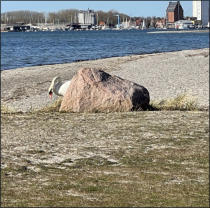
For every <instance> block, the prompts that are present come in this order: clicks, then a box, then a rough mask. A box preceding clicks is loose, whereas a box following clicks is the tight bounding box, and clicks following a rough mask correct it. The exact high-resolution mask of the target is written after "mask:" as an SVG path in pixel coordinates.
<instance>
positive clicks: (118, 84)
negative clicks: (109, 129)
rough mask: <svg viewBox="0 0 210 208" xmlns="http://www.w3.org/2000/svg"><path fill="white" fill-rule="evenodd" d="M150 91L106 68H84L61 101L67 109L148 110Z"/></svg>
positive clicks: (95, 110)
mask: <svg viewBox="0 0 210 208" xmlns="http://www.w3.org/2000/svg"><path fill="white" fill-rule="evenodd" d="M149 101H150V98H149V92H148V90H147V89H146V88H145V87H143V86H141V85H138V84H136V83H134V82H131V81H128V80H125V79H122V78H120V77H117V76H111V75H110V74H108V73H106V72H104V71H103V70H97V69H93V68H83V69H80V70H79V71H78V72H77V74H76V75H75V76H74V77H73V78H72V80H71V84H70V86H69V88H68V89H67V92H66V94H65V95H64V98H63V100H62V103H61V107H60V111H65V112H127V111H131V110H146V109H147V108H148V104H149Z"/></svg>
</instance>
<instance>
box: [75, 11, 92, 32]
mask: <svg viewBox="0 0 210 208" xmlns="http://www.w3.org/2000/svg"><path fill="white" fill-rule="evenodd" d="M78 24H79V25H80V26H81V28H88V27H91V26H93V25H96V15H95V13H94V11H93V10H89V9H88V10H87V11H79V13H78Z"/></svg>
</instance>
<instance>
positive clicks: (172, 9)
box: [166, 1, 184, 27]
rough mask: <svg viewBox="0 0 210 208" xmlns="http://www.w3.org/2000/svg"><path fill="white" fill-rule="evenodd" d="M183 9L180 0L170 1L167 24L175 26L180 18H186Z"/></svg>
mask: <svg viewBox="0 0 210 208" xmlns="http://www.w3.org/2000/svg"><path fill="white" fill-rule="evenodd" d="M183 13H184V12H183V9H182V6H181V4H180V2H179V1H177V2H169V4H168V8H167V10H166V24H167V26H172V27H174V23H175V22H176V21H178V20H182V19H184V15H183Z"/></svg>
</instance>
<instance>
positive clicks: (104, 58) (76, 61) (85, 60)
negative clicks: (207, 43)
mask: <svg viewBox="0 0 210 208" xmlns="http://www.w3.org/2000/svg"><path fill="white" fill-rule="evenodd" d="M162 32H164V31H162ZM151 33H152V32H151ZM202 49H204V50H207V49H208V50H209V48H198V49H186V50H176V51H162V52H161V51H155V52H152V53H149V52H148V53H139V54H138V53H136V54H135V53H134V54H131V55H123V56H110V57H102V58H96V59H84V60H81V59H78V60H75V61H72V62H66V63H52V64H43V65H34V66H23V67H17V68H11V69H3V70H1V72H3V71H8V70H17V69H24V68H32V67H43V66H53V65H60V64H72V63H80V62H89V61H97V60H106V59H110V58H123V57H131V56H141V55H152V54H159V53H160V54H162V53H172V52H179V51H191V50H202Z"/></svg>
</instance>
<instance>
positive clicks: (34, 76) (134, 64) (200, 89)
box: [1, 31, 209, 112]
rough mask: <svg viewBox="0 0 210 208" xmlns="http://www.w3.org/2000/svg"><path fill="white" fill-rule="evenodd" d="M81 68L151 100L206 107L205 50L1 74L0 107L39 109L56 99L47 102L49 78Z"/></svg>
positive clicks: (206, 53) (207, 96) (207, 103)
mask: <svg viewBox="0 0 210 208" xmlns="http://www.w3.org/2000/svg"><path fill="white" fill-rule="evenodd" d="M163 32H164V31H163ZM180 32H181V31H180ZM83 67H91V68H97V69H102V70H104V71H106V72H108V73H110V74H113V75H117V76H120V77H122V78H124V79H128V80H131V81H133V82H136V83H138V84H140V85H143V86H144V87H146V88H147V89H148V90H149V93H150V99H151V100H162V99H168V98H173V97H175V96H177V95H179V94H189V95H192V96H193V97H194V98H195V99H197V102H198V104H199V106H202V107H204V108H208V107H209V84H208V83H209V48H206V49H198V50H183V51H176V52H164V53H155V54H144V55H131V56H124V57H113V58H106V59H98V60H91V61H81V62H74V63H67V64H55V65H44V66H33V67H25V68H18V69H13V70H4V71H2V72H1V74H2V75H1V81H2V87H1V104H2V105H5V106H8V107H11V108H13V109H15V110H16V111H23V112H27V111H30V110H31V109H40V108H42V107H44V106H46V105H48V104H50V103H52V102H53V101H54V100H56V99H57V97H54V99H53V100H50V99H49V97H48V93H47V90H48V87H49V85H50V83H51V80H52V79H53V77H55V76H60V77H61V78H62V79H63V80H68V79H71V78H72V77H73V76H74V74H75V73H76V72H77V71H78V70H79V69H80V68H83Z"/></svg>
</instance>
